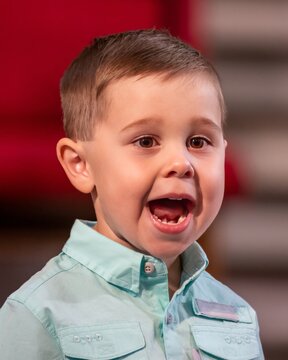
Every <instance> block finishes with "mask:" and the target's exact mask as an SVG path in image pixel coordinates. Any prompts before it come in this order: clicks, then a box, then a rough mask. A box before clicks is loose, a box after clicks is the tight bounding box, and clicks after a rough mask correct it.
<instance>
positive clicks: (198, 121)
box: [121, 117, 222, 133]
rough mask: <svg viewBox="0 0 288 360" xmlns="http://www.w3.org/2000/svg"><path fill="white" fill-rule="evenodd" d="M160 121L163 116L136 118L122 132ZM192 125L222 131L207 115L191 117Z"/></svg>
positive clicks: (156, 123)
mask: <svg viewBox="0 0 288 360" xmlns="http://www.w3.org/2000/svg"><path fill="white" fill-rule="evenodd" d="M159 122H160V123H161V122H162V120H161V118H144V119H139V120H136V121H134V122H132V123H131V124H128V125H127V126H125V127H124V128H123V129H122V130H121V132H124V131H126V130H130V129H134V128H143V127H144V126H147V125H150V126H151V125H152V126H153V125H154V126H155V125H158V124H159ZM191 125H192V126H203V127H207V128H211V130H214V131H217V132H219V133H222V127H221V126H219V125H217V124H216V123H215V122H214V121H212V120H210V119H209V118H206V117H195V118H192V119H191Z"/></svg>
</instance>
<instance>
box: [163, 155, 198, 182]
mask: <svg viewBox="0 0 288 360" xmlns="http://www.w3.org/2000/svg"><path fill="white" fill-rule="evenodd" d="M164 176H165V177H179V178H192V177H193V176H194V167H193V165H192V163H191V159H188V156H186V155H185V154H181V155H178V156H176V157H175V156H174V157H171V158H170V159H167V165H166V167H165V169H164Z"/></svg>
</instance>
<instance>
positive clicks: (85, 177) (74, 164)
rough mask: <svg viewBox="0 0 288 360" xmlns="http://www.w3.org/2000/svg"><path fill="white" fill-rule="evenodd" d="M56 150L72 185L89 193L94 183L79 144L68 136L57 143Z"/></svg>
mask: <svg viewBox="0 0 288 360" xmlns="http://www.w3.org/2000/svg"><path fill="white" fill-rule="evenodd" d="M56 152H57V157H58V160H59V162H60V164H61V165H62V167H63V169H64V171H65V173H66V175H67V177H68V179H69V180H70V182H71V183H72V185H73V186H74V187H75V188H76V189H78V190H79V191H81V192H83V193H86V194H88V193H90V192H91V191H92V190H93V188H94V183H93V179H92V177H91V174H90V172H89V167H88V164H87V161H86V159H85V154H84V151H83V149H82V147H81V144H79V143H77V142H75V141H73V140H71V139H69V138H62V139H60V140H59V141H58V143H57V146H56Z"/></svg>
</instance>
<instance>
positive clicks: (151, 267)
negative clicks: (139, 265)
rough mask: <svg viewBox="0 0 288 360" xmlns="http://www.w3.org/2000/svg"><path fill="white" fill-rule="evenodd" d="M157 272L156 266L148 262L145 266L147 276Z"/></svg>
mask: <svg viewBox="0 0 288 360" xmlns="http://www.w3.org/2000/svg"><path fill="white" fill-rule="evenodd" d="M154 270H155V265H154V264H153V263H152V262H149V261H147V262H146V263H145V265H144V271H145V273H146V274H152V273H153V272H154Z"/></svg>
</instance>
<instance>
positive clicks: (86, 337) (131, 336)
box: [58, 322, 145, 360]
mask: <svg viewBox="0 0 288 360" xmlns="http://www.w3.org/2000/svg"><path fill="white" fill-rule="evenodd" d="M58 334H59V339H60V342H61V346H62V349H63V351H64V354H65V355H66V356H68V357H72V358H76V359H87V360H106V359H115V358H118V357H120V356H124V355H128V354H131V353H133V352H135V351H137V350H140V349H142V348H144V346H145V340H144V336H143V333H142V331H141V328H140V324H139V323H137V322H114V323H109V324H101V325H94V326H80V327H72V328H71V327H69V328H63V329H61V330H60V331H59V333H58Z"/></svg>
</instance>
